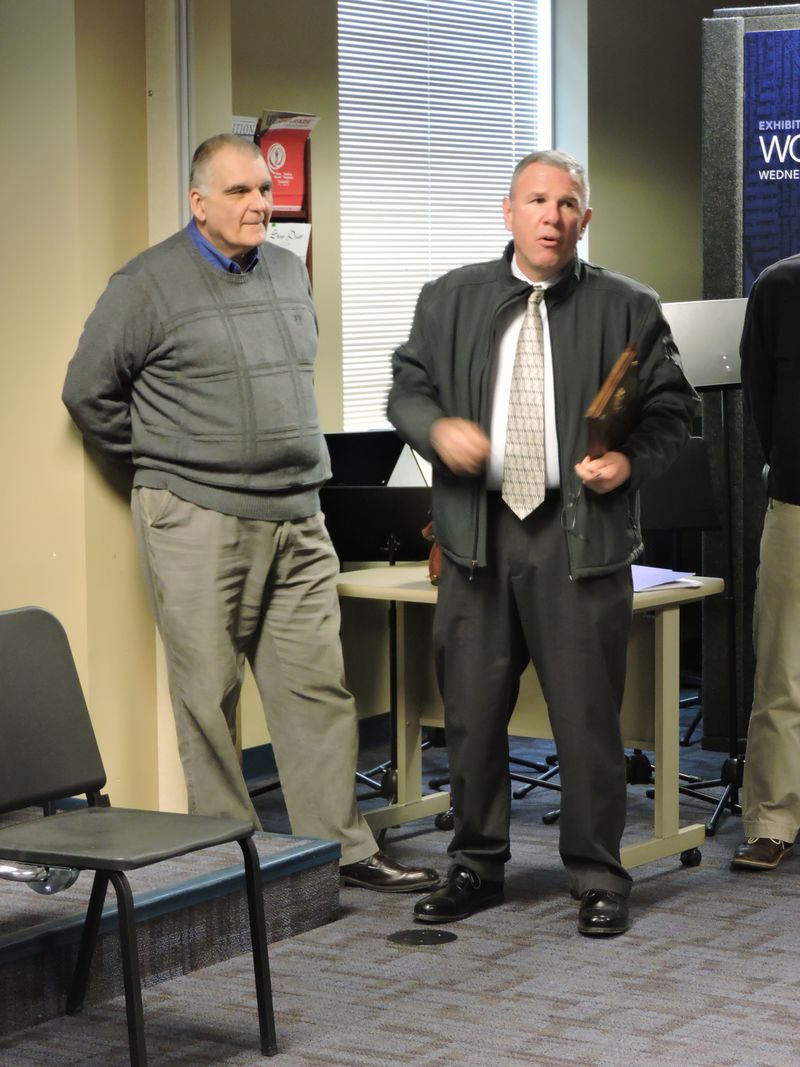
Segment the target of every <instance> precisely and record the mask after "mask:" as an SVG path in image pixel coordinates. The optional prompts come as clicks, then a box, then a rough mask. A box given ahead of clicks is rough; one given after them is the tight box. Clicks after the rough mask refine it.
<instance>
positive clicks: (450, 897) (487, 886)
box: [414, 867, 503, 923]
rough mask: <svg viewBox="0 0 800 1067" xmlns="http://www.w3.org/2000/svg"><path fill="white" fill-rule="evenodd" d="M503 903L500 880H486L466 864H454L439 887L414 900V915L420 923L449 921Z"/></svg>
mask: <svg viewBox="0 0 800 1067" xmlns="http://www.w3.org/2000/svg"><path fill="white" fill-rule="evenodd" d="M502 903H503V883H502V882H487V881H485V880H484V879H482V878H481V877H480V876H479V875H477V874H476V873H475V872H474V871H470V870H469V869H468V868H466V867H453V868H452V870H451V871H450V873H449V874H448V876H447V881H446V882H445V884H444V885H443V886H442V887H441V889H437V890H436V892H435V893H431V894H430V895H429V896H427V897H423V898H422V900H418V901H417V903H416V904H415V905H414V918H415V919H419V921H420V922H423V923H452V922H455V921H456V920H457V919H466V918H467V916H469V915H472V914H474V912H476V911H481V910H482V909H483V908H491V907H494V905H495V904H502Z"/></svg>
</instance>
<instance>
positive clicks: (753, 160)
mask: <svg viewBox="0 0 800 1067" xmlns="http://www.w3.org/2000/svg"><path fill="white" fill-rule="evenodd" d="M743 119H744V121H743V127H742V134H743V141H742V150H743V160H744V175H743V189H742V193H743V196H742V268H743V269H742V274H743V287H744V292H743V293H742V295H743V296H747V294H748V293H749V292H750V287H751V286H752V284H753V282H754V281H755V279H756V278H757V277H758V275H759V274H760V273H761V271H762V270H763V269H764V268H765V267H768V266H769V265H770V263H774V262H775V261H776V260H778V259H783V258H785V257H786V256H791V255H794V254H795V253H797V252H800V30H770V31H767V32H765V33H745V35H744V116H743ZM719 209H720V210H721V211H722V210H724V205H722V204H720V205H719Z"/></svg>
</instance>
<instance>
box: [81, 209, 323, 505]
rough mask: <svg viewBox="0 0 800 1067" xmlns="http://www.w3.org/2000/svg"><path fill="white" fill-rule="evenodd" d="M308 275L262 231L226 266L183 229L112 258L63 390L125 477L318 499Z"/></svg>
mask: <svg viewBox="0 0 800 1067" xmlns="http://www.w3.org/2000/svg"><path fill="white" fill-rule="evenodd" d="M316 351H317V324H316V316H315V313H314V304H313V301H312V298H311V293H310V289H309V284H308V276H307V274H306V271H305V267H304V266H303V264H302V262H301V261H300V259H298V257H297V256H295V255H294V254H293V253H292V252H287V251H286V250H285V249H282V248H278V247H276V246H274V245H269V244H267V245H265V246H263V247H262V249H261V256H260V260H259V262H258V264H257V265H256V267H255V268H254V269H253V270H252V271H250V272H248V273H246V274H227V273H226V272H225V271H222V270H218V269H216V268H215V267H213V266H211V265H210V264H209V263H207V262H206V261H205V260H204V259H203V257H202V256H201V255H200V253H199V252H198V251H197V249H196V248H195V246H194V244H193V242H192V240H191V238H190V237H189V236H188V234H187V233H186V231H185V230H184V231H181V232H180V233H177V234H175V235H173V236H172V237H170V238H168V239H167V240H166V241H163V242H162V243H161V244H158V245H155V246H154V247H153V248H150V249H148V250H147V251H145V252H143V253H142V254H141V255H139V256H137V257H136V258H135V259H133V260H131V262H130V263H128V264H127V265H126V266H125V267H123V268H122V269H121V270H119V271H117V273H116V274H114V275H113V276H112V278H111V280H110V281H109V284H108V288H107V289H106V291H105V292H104V293H103V295H102V296H101V297H100V299H99V300H98V302H97V306H96V307H95V309H94V311H93V312H92V314H91V315H90V316H89V318H88V320H87V322H86V325H85V327H84V331H83V334H82V336H81V339H80V342H79V344H78V350H77V352H76V353H75V355H74V356H73V358H72V360H71V362H70V364H69V368H68V370H67V377H66V382H65V384H64V391H63V400H64V403H65V404H66V406H67V408H68V409H69V411H70V414H71V415H72V417H73V419H74V420H75V422H76V423H77V425H78V426H79V428H80V429H81V431H82V432H83V434H84V435H85V437H86V438H87V439H88V441H89V442H90V444H92V445H94V446H95V447H96V448H98V449H99V450H100V451H101V452H103V453H105V454H106V455H107V456H109V457H110V458H112V459H114V460H117V461H119V462H123V463H125V462H127V463H132V464H133V465H134V468H135V476H134V484H135V485H143V486H150V487H152V488H164V489H169V490H171V491H172V492H174V493H175V494H176V495H177V496H179V497H181V498H182V499H184V500H188V501H190V502H191V503H194V504H199V505H200V506H201V507H206V508H212V509H214V510H217V511H222V512H225V513H226V514H231V515H238V516H241V517H244V518H258V519H273V520H282V519H300V518H305V517H307V516H309V515H312V514H315V513H316V511H318V510H319V494H318V488H319V486H320V485H321V484H322V483H323V482H324V481H325V480H326V479H327V478H328V477H329V476H330V464H329V459H328V454H327V449H326V447H325V441H324V438H323V437H322V434H321V433H320V428H319V418H318V414H317V405H316V399H315V396H314V389H313V373H314V359H315V357H316Z"/></svg>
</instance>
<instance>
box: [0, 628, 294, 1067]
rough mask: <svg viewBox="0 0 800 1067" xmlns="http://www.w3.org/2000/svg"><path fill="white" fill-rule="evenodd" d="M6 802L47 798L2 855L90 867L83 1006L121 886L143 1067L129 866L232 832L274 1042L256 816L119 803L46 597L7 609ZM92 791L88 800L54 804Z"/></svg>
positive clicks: (1, 647)
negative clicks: (105, 914) (42, 603)
mask: <svg viewBox="0 0 800 1067" xmlns="http://www.w3.org/2000/svg"><path fill="white" fill-rule="evenodd" d="M0 736H2V744H0V812H6V811H18V810H20V809H23V808H28V807H32V806H36V807H42V808H43V809H44V812H45V814H44V816H43V817H39V816H34V817H33V818H31V819H29V820H23V821H16V822H14V823H13V824H11V825H9V826H6V827H2V828H0V858H2V861H3V862H5V861H12V862H17V863H22V864H33V865H40V866H41V867H43V868H45V869H48V868H50V869H52V868H62V869H74V870H78V871H82V870H87V871H94V882H93V885H92V891H91V897H90V900H89V905H88V909H87V912H86V919H85V921H84V926H83V933H82V935H81V942H80V945H79V948H78V954H77V960H76V965H75V971H74V974H73V976H72V981H71V985H70V988H69V991H68V994H67V1005H66V1010H67V1014H70V1015H73V1014H76V1013H77V1012H79V1011H80V1010H81V1008H82V1007H83V1002H84V997H85V995H86V989H87V986H88V982H89V970H90V966H91V962H92V955H93V953H94V948H95V944H96V942H97V935H98V930H99V926H100V919H101V914H102V911H103V902H104V900H105V897H106V890H107V888H108V883H109V882H111V883H112V884H113V886H114V890H115V892H116V896H117V907H118V916H119V918H118V922H119V936H120V947H121V950H122V972H123V981H124V986H125V1006H126V1012H127V1022H128V1043H129V1046H130V1058H131V1064H132V1065H133V1067H145V1065H146V1063H147V1052H146V1047H145V1037H144V1017H143V1011H142V991H141V979H140V973H139V954H138V948H137V937H136V908H135V903H134V900H133V895H132V893H131V888H130V883H129V882H128V879H127V877H126V875H125V871H130V870H136V869H138V868H139V867H146V866H148V865H149V864H151V863H158V862H160V861H162V860H168V859H172V858H173V857H175V856H182V855H185V854H186V853H189V852H196V851H198V850H199V849H204V848H210V847H212V846H214V845H219V844H223V843H224V842H228V841H236V842H238V844H239V845H240V847H241V849H242V853H243V856H244V869H245V882H246V885H247V900H248V909H249V917H250V934H251V938H252V945H253V964H254V968H255V982H256V997H257V1003H258V1022H259V1028H260V1036H261V1052H262V1053H263V1054H265V1055H267V1056H272V1055H274V1054H275V1053H276V1051H277V1046H276V1040H275V1022H274V1017H273V1011H272V991H271V986H270V977H269V959H268V953H267V936H266V922H265V918H264V900H263V896H262V886H261V871H260V866H259V860H258V853H257V851H256V847H255V844H254V842H253V837H252V834H253V828H252V825H251V824H250V823H249V822H245V821H243V820H241V819H234V818H213V817H206V816H202V815H181V814H171V813H167V812H158V811H138V810H130V809H125V808H112V807H111V806H110V803H109V800H108V798H107V797H106V796H104V795H103V794H101V792H100V790H101V789H103V787H104V786H105V784H106V774H105V770H104V768H103V763H102V760H101V757H100V753H99V751H98V748H97V742H96V740H95V735H94V730H93V729H92V724H91V720H90V718H89V712H88V710H87V707H86V703H85V701H84V698H83V692H82V690H81V685H80V681H79V679H78V674H77V671H76V669H75V664H74V661H73V658H72V653H71V651H70V647H69V642H68V640H67V635H66V634H65V632H64V630H63V628H62V626H61V624H60V623H59V622H58V620H57V619H56V618H55V617H54V616H53V615H51V614H49V613H48V612H46V611H43V610H42V609H41V608H19V609H16V610H13V611H4V612H0ZM78 794H85V796H86V800H87V806H85V807H83V806H82V807H78V808H71V809H70V810H67V811H61V812H58V813H57V814H56V813H55V808H56V803H57V801H59V800H61V799H63V798H66V797H73V796H76V795H78Z"/></svg>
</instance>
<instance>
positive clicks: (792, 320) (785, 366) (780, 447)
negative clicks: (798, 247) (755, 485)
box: [741, 255, 800, 504]
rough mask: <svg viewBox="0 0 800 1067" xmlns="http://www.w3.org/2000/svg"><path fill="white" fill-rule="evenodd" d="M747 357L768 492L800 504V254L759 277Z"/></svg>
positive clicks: (749, 316)
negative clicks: (765, 468) (765, 461)
mask: <svg viewBox="0 0 800 1067" xmlns="http://www.w3.org/2000/svg"><path fill="white" fill-rule="evenodd" d="M741 358H742V388H743V391H744V401H745V405H746V406H747V408H748V409H749V411H750V414H751V415H752V417H753V422H754V423H755V427H756V432H757V433H758V439H759V441H760V442H761V447H762V449H763V450H764V456H765V458H766V460H767V463H769V476H768V479H767V491H768V493H769V495H770V496H771V497H774V498H775V499H776V500H782V501H784V502H785V503H787V504H800V448H798V439H799V437H798V424H799V423H800V255H797V256H790V257H789V258H788V259H782V260H779V261H778V262H777V263H773V264H772V266H771V267H767V269H766V270H764V271H762V273H761V274H760V275H759V277H758V278H757V279H756V281H755V284H754V285H753V288H752V289H751V290H750V297H749V299H748V301H747V313H746V314H745V320H744V330H743V332H742V344H741Z"/></svg>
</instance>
